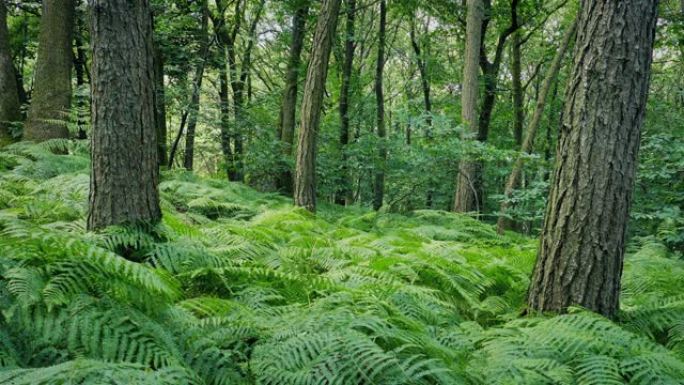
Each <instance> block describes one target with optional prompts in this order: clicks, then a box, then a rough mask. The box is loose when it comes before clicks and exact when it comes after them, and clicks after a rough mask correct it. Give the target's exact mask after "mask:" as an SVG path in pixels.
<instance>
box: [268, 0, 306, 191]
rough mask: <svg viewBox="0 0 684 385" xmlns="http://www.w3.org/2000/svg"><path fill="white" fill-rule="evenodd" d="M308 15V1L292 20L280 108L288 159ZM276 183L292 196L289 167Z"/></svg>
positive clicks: (279, 136)
mask: <svg viewBox="0 0 684 385" xmlns="http://www.w3.org/2000/svg"><path fill="white" fill-rule="evenodd" d="M308 14H309V2H308V0H307V1H304V2H302V3H301V4H300V6H299V7H298V8H297V9H296V11H295V13H294V16H293V18H292V43H291V44H290V57H289V59H288V62H287V69H286V74H285V90H284V92H283V101H282V105H281V108H280V124H279V133H278V139H280V141H281V144H282V146H283V155H284V156H285V157H287V158H289V157H290V156H292V144H293V142H294V132H295V119H296V111H297V88H298V85H299V66H300V64H301V56H302V48H304V35H305V34H306V18H307V16H308ZM276 183H277V188H278V190H279V191H280V192H282V193H284V194H287V195H289V196H291V195H292V191H293V185H292V184H293V182H292V171H290V169H289V167H288V168H287V169H286V170H284V171H283V172H282V173H280V175H279V176H278V178H277V180H276Z"/></svg>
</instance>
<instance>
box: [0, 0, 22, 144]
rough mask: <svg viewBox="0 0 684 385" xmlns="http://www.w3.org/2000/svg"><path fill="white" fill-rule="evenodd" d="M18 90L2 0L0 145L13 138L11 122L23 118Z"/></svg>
mask: <svg viewBox="0 0 684 385" xmlns="http://www.w3.org/2000/svg"><path fill="white" fill-rule="evenodd" d="M17 91H18V88H17V78H16V76H15V71H14V64H13V63H12V55H11V54H10V46H9V34H8V32H7V8H6V6H5V3H4V2H2V1H0V147H2V146H3V145H6V144H8V143H9V142H10V141H11V140H12V137H11V135H10V134H11V133H10V123H11V122H14V121H18V120H21V110H20V104H19V93H18V92H17Z"/></svg>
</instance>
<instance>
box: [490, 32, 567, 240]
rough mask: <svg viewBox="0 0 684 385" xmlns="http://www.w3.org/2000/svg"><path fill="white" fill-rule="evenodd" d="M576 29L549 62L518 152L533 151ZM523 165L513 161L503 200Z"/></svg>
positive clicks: (502, 225)
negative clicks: (547, 101)
mask: <svg viewBox="0 0 684 385" xmlns="http://www.w3.org/2000/svg"><path fill="white" fill-rule="evenodd" d="M576 28H577V24H576V22H575V23H573V24H572V25H571V26H570V28H569V29H568V31H566V33H565V36H564V37H563V41H562V42H561V44H560V47H558V51H556V55H555V57H554V58H553V62H551V67H549V70H548V73H547V74H546V77H545V78H544V84H542V86H541V89H540V92H539V96H538V97H537V106H536V107H535V110H534V115H533V116H532V121H531V122H530V126H529V127H528V128H527V135H526V136H525V141H524V142H523V143H522V145H521V146H520V152H523V153H531V152H532V150H533V149H534V138H535V136H536V135H537V130H538V129H539V125H540V124H541V120H542V116H543V114H544V107H545V106H546V98H547V97H548V95H549V92H550V91H551V85H552V84H553V83H554V80H555V79H556V78H557V77H558V72H559V71H560V68H561V65H562V63H563V57H564V56H565V51H567V49H568V47H569V46H570V42H571V41H572V38H573V37H574V36H575V30H576ZM523 164H524V159H523V158H522V157H520V158H518V159H517V160H516V161H515V164H514V165H513V170H512V171H511V174H510V175H509V176H508V179H507V181H506V187H505V190H504V198H505V199H506V200H507V199H510V198H511V196H512V195H513V190H515V189H516V188H517V187H518V185H519V184H520V179H521V176H522V171H523ZM506 200H504V202H502V203H501V209H500V210H499V211H500V216H499V220H498V221H497V231H498V232H499V234H503V232H504V231H505V230H507V229H510V226H511V221H510V220H509V219H508V218H506V214H507V211H508V210H509V208H510V207H509V206H510V204H509V203H508V202H507V201H506Z"/></svg>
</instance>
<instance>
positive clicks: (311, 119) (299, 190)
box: [294, 0, 341, 211]
mask: <svg viewBox="0 0 684 385" xmlns="http://www.w3.org/2000/svg"><path fill="white" fill-rule="evenodd" d="M340 1H341V0H323V4H321V11H320V14H319V15H318V21H317V22H316V31H315V33H314V38H313V45H312V50H311V55H310V59H309V67H308V69H307V74H306V83H305V85H304V96H303V97H302V113H301V119H302V120H301V125H300V129H299V138H298V139H299V141H298V143H297V158H296V168H295V191H294V203H295V205H297V206H300V207H304V208H306V209H307V210H309V211H316V135H317V132H318V126H319V124H320V118H321V109H322V107H323V91H324V89H325V80H326V77H327V75H328V60H329V59H330V49H331V46H332V40H333V36H334V34H335V27H336V26H337V14H338V13H339V11H340Z"/></svg>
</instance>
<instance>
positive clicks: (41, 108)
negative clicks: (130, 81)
mask: <svg viewBox="0 0 684 385" xmlns="http://www.w3.org/2000/svg"><path fill="white" fill-rule="evenodd" d="M74 11H75V3H74V0H44V1H43V14H42V16H41V19H40V34H39V36H38V58H37V59H36V70H35V88H34V89H33V95H32V98H31V107H30V108H29V113H28V119H27V120H26V124H25V126H24V139H27V140H33V141H44V140H48V139H54V138H67V137H69V130H68V128H67V124H66V121H67V120H68V118H69V115H68V114H69V108H70V106H71V66H72V61H73V59H72V51H71V36H72V31H73V29H74Z"/></svg>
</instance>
